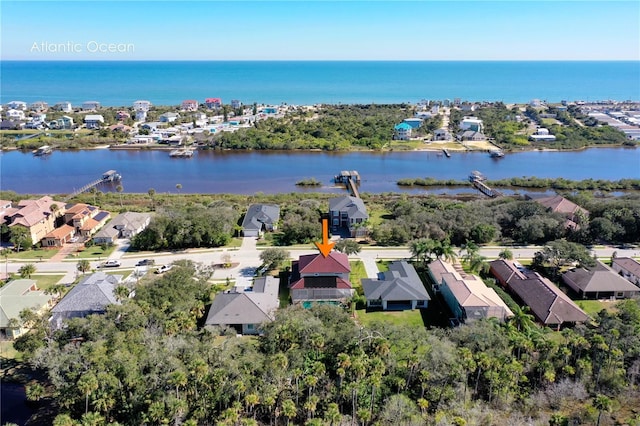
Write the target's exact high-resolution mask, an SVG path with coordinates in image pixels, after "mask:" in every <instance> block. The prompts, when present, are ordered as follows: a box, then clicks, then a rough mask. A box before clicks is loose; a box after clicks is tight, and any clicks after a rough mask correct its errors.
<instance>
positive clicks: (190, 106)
mask: <svg viewBox="0 0 640 426" xmlns="http://www.w3.org/2000/svg"><path fill="white" fill-rule="evenodd" d="M182 109H183V110H184V111H197V110H198V101H196V100H194V99H187V100H186V101H182Z"/></svg>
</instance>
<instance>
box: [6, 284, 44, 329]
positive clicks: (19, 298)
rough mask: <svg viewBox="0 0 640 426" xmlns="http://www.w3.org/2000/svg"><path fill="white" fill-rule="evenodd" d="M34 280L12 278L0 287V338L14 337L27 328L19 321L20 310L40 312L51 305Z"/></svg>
mask: <svg viewBox="0 0 640 426" xmlns="http://www.w3.org/2000/svg"><path fill="white" fill-rule="evenodd" d="M52 299H53V296H52V295H48V294H45V293H44V291H42V290H40V289H39V288H38V286H37V285H36V281H35V280H27V279H23V280H13V281H10V282H8V283H7V284H5V285H4V286H2V287H1V288H0V338H7V339H15V338H16V337H19V336H20V335H22V334H24V333H25V332H27V331H28V330H29V329H28V328H27V327H25V325H24V324H23V323H22V321H20V312H22V311H23V310H25V309H31V310H33V311H34V312H36V313H38V314H41V313H43V312H44V311H46V310H47V309H48V308H50V307H51V305H52ZM16 320H17V321H16Z"/></svg>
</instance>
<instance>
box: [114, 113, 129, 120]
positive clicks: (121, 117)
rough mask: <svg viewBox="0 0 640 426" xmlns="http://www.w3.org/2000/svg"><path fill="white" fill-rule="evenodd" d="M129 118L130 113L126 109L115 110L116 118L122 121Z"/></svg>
mask: <svg viewBox="0 0 640 426" xmlns="http://www.w3.org/2000/svg"><path fill="white" fill-rule="evenodd" d="M130 118H131V114H129V112H128V111H118V112H116V120H118V121H124V120H128V119H130Z"/></svg>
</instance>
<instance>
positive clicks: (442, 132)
mask: <svg viewBox="0 0 640 426" xmlns="http://www.w3.org/2000/svg"><path fill="white" fill-rule="evenodd" d="M452 139H453V136H451V133H449V130H447V129H436V130H434V131H433V140H434V141H450V140H452Z"/></svg>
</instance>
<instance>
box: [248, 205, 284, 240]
mask: <svg viewBox="0 0 640 426" xmlns="http://www.w3.org/2000/svg"><path fill="white" fill-rule="evenodd" d="M279 219H280V206H278V205H276V204H251V205H250V206H249V209H248V210H247V214H245V215H244V220H243V221H242V235H244V236H245V237H258V236H260V234H262V233H263V232H264V231H274V230H276V229H277V227H278V220H279Z"/></svg>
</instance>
